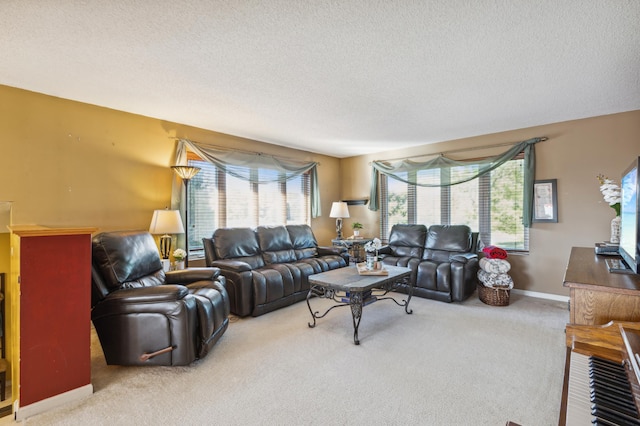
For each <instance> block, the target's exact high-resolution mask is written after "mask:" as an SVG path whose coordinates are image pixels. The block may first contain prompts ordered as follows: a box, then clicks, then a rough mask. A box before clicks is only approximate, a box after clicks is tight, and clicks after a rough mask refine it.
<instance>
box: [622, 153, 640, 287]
mask: <svg viewBox="0 0 640 426" xmlns="http://www.w3.org/2000/svg"><path fill="white" fill-rule="evenodd" d="M639 166H640V157H638V158H636V159H635V160H633V163H631V165H630V166H629V167H627V168H626V169H625V171H624V173H622V178H621V180H620V189H621V202H620V219H621V222H620V256H622V259H623V260H624V262H625V263H626V264H627V266H629V268H631V270H632V271H633V272H634V273H636V274H637V273H638V271H639V270H640V199H639V198H638V193H639V192H640V179H639V178H640V167H639Z"/></svg>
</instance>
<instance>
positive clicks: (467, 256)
mask: <svg viewBox="0 0 640 426" xmlns="http://www.w3.org/2000/svg"><path fill="white" fill-rule="evenodd" d="M477 258H478V255H477V254H475V253H456V254H452V255H451V256H449V261H450V262H460V263H467V262H469V261H470V260H472V259H477Z"/></svg>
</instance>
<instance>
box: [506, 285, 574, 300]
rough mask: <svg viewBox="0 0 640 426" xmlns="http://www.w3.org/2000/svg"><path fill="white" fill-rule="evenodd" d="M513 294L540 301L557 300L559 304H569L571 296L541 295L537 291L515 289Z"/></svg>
mask: <svg viewBox="0 0 640 426" xmlns="http://www.w3.org/2000/svg"><path fill="white" fill-rule="evenodd" d="M511 292H512V293H516V294H522V295H523V296H530V297H537V298H538V299H548V300H557V301H558V302H568V301H569V296H560V295H559V294H549V293H540V292H537V291H529V290H518V289H517V288H514V289H512V290H511Z"/></svg>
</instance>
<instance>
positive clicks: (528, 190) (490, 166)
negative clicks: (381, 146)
mask: <svg viewBox="0 0 640 426" xmlns="http://www.w3.org/2000/svg"><path fill="white" fill-rule="evenodd" d="M544 140H547V138H544V137H541V138H532V139H528V140H526V141H523V142H520V143H517V144H516V145H514V146H512V147H511V148H509V149H508V150H507V151H506V152H504V153H502V154H500V155H496V156H493V157H488V158H483V159H479V160H469V161H459V160H452V159H450V158H447V157H445V156H444V155H440V156H438V157H436V158H434V159H432V160H429V161H424V162H417V161H412V160H410V159H404V160H399V161H395V162H388V161H374V162H372V163H371V166H372V169H371V192H370V197H369V200H370V201H369V209H370V210H374V211H376V210H378V209H379V208H380V200H379V191H378V181H379V177H380V174H383V175H386V176H388V177H390V178H393V179H397V180H399V181H402V182H406V183H408V184H410V185H418V186H430V187H434V186H451V185H457V184H460V183H464V182H468V181H470V180H472V179H475V178H477V177H479V176H482V175H484V174H485V173H489V172H490V171H491V170H494V169H495V168H497V167H500V166H501V165H502V164H504V163H505V162H507V161H509V160H511V159H513V158H514V157H516V156H517V155H519V154H520V153H521V152H524V164H525V169H524V200H523V207H524V216H523V218H522V222H523V224H524V225H525V226H526V227H530V226H531V219H532V208H533V183H534V180H535V150H534V145H535V144H536V143H538V142H541V141H544ZM423 170H434V171H439V173H421V174H418V173H417V172H419V171H423ZM418 175H420V176H419V177H418Z"/></svg>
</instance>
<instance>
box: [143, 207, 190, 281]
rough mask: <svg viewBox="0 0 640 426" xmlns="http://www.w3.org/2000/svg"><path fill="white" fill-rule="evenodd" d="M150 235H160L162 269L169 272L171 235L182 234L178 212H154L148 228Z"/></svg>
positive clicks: (182, 229) (182, 228)
mask: <svg viewBox="0 0 640 426" xmlns="http://www.w3.org/2000/svg"><path fill="white" fill-rule="evenodd" d="M149 232H150V233H151V234H162V236H161V237H160V256H161V257H162V267H163V269H164V270H165V271H168V270H169V266H170V261H169V255H170V254H171V239H172V237H171V235H169V234H183V233H184V226H182V218H181V217H180V212H179V211H178V210H155V211H154V212H153V217H152V218H151V225H150V226H149Z"/></svg>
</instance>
